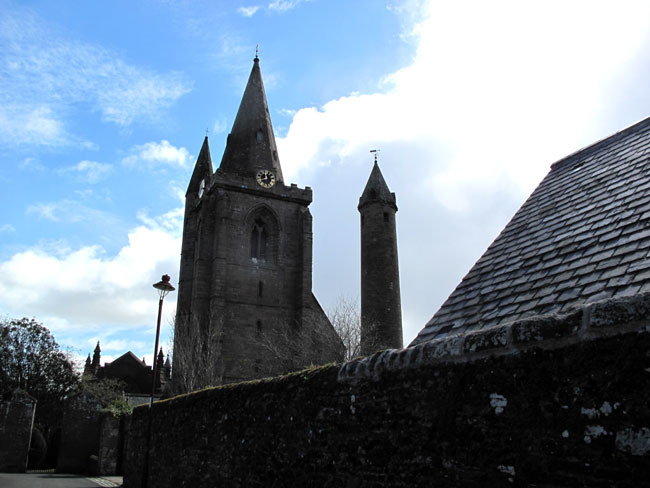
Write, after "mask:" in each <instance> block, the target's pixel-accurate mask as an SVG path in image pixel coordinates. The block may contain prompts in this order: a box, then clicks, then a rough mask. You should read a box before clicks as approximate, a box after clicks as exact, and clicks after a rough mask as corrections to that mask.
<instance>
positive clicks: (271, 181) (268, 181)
mask: <svg viewBox="0 0 650 488" xmlns="http://www.w3.org/2000/svg"><path fill="white" fill-rule="evenodd" d="M256 180H257V183H258V184H259V185H260V186H263V187H264V188H271V187H272V186H273V185H275V175H274V174H273V172H272V171H269V170H268V169H262V170H260V171H258V172H257V177H256Z"/></svg>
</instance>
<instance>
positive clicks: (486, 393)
mask: <svg viewBox="0 0 650 488" xmlns="http://www.w3.org/2000/svg"><path fill="white" fill-rule="evenodd" d="M648 317H650V296H648V295H643V296H637V297H633V298H625V299H619V300H612V301H605V302H598V303H593V304H590V305H588V306H585V307H582V308H578V309H574V310H571V311H568V312H567V313H565V314H563V315H548V316H538V317H532V318H529V319H526V320H520V321H516V322H513V323H510V324H506V325H503V326H501V327H499V328H496V329H490V330H482V331H477V332H473V333H469V334H467V335H465V336H456V337H449V338H441V339H437V340H434V341H430V342H427V343H424V344H421V345H418V346H415V347H411V348H408V349H403V350H392V351H391V350H388V351H383V352H380V353H377V354H374V355H373V356H370V357H368V358H364V359H360V360H355V361H352V362H349V363H346V364H343V365H341V366H334V365H332V366H326V367H322V368H317V369H314V370H306V371H303V372H299V373H295V374H292V375H289V376H285V377H279V378H275V379H271V380H263V381H258V382H249V383H244V384H238V385H229V386H225V387H218V388H213V389H207V390H204V391H200V392H196V393H193V394H190V395H185V396H182V397H177V398H173V399H170V400H168V401H163V402H157V403H155V404H154V407H153V410H152V415H153V416H152V420H153V426H152V433H153V434H152V437H151V441H150V442H151V443H150V446H151V451H150V452H151V456H150V457H149V459H150V460H151V465H150V468H149V470H148V472H149V477H150V478H149V486H156V487H159V488H165V487H175V488H177V487H184V486H186V487H190V486H191V487H202V486H206V487H207V486H221V485H223V486H230V487H244V486H267V487H285V486H287V487H289V486H305V487H339V486H343V487H346V486H350V487H351V486H354V487H366V486H368V487H370V486H388V487H413V486H436V487H438V486H442V487H444V486H510V485H512V486H533V485H534V486H599V487H605V486H618V487H637V486H649V482H648V480H650V410H649V409H648V398H647V392H648V391H650V374H649V373H648V371H650V356H648V350H649V349H650V319H648ZM148 413H149V412H148V410H147V409H146V408H142V407H140V408H137V409H136V410H135V411H134V416H133V428H132V429H131V436H130V438H129V440H128V448H127V461H126V465H125V466H126V468H127V470H126V472H125V478H124V483H125V487H126V488H133V487H140V486H141V481H142V480H141V476H142V473H143V472H144V470H143V465H142V462H143V459H144V456H143V454H144V450H145V446H146V445H147V444H146V439H145V433H146V431H147V430H146V422H147V419H148Z"/></svg>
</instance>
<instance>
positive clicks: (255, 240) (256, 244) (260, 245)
mask: <svg viewBox="0 0 650 488" xmlns="http://www.w3.org/2000/svg"><path fill="white" fill-rule="evenodd" d="M266 241H267V232H266V226H265V225H264V222H263V221H262V220H261V219H256V220H255V224H254V225H253V230H252V231H251V258H254V259H259V260H261V261H266Z"/></svg>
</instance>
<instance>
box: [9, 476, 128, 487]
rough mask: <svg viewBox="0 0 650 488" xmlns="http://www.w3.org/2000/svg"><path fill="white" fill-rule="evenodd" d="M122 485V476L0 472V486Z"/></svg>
mask: <svg viewBox="0 0 650 488" xmlns="http://www.w3.org/2000/svg"><path fill="white" fill-rule="evenodd" d="M121 485H122V478H121V477H115V476H110V477H108V478H95V477H85V476H79V475H76V474H55V473H0V488H97V487H98V486H104V487H116V486H121Z"/></svg>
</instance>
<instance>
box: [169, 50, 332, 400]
mask: <svg viewBox="0 0 650 488" xmlns="http://www.w3.org/2000/svg"><path fill="white" fill-rule="evenodd" d="M185 198H186V200H185V219H184V227H183V243H182V251H181V267H180V277H179V287H178V304H177V310H176V323H175V333H174V354H173V364H172V381H173V383H174V389H175V391H177V392H178V391H187V390H188V389H193V388H199V387H202V386H205V385H209V384H213V385H214V384H224V383H232V382H236V381H243V380H249V379H253V378H259V377H265V376H269V375H274V374H280V373H285V372H287V371H290V370H292V369H297V368H299V367H302V366H305V365H309V364H322V363H325V362H329V361H335V360H339V359H341V357H342V353H343V346H342V343H341V341H340V339H339V338H338V335H337V334H336V332H335V331H334V329H333V327H332V325H331V323H330V322H329V320H328V319H327V317H326V315H325V313H324V312H323V310H322V308H321V307H320V305H319V304H318V301H317V300H316V298H315V297H314V295H313V294H312V290H311V285H312V216H311V213H310V211H309V204H310V203H311V201H312V190H311V188H310V187H305V188H298V187H297V185H295V184H291V185H286V184H285V181H284V177H283V175H282V168H281V166H280V159H279V156H278V151H277V147H276V143H275V136H274V133H273V127H272V125H271V117H270V114H269V109H268V105H267V101H266V94H265V92H264V85H263V82H262V75H261V71H260V65H259V59H258V57H257V56H256V57H255V59H254V62H253V69H252V71H251V74H250V77H249V79H248V83H247V85H246V89H245V91H244V95H243V97H242V100H241V104H240V106H239V110H238V112H237V116H236V117H235V122H234V124H233V127H232V131H231V132H230V134H229V135H228V138H227V142H226V148H225V151H224V154H223V157H222V159H221V164H220V165H219V168H218V169H217V170H216V172H213V167H212V159H211V156H210V148H209V146H208V138H207V137H206V138H205V139H204V141H203V146H202V147H201V151H200V153H199V156H198V158H197V161H196V165H195V167H194V172H193V174H192V177H191V178H190V183H189V185H188V188H187V193H186V196H185Z"/></svg>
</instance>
